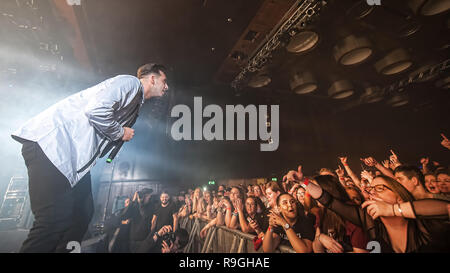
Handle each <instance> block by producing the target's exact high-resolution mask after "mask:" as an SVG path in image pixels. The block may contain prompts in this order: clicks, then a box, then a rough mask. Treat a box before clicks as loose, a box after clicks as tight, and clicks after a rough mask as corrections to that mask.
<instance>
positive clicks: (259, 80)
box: [248, 68, 272, 88]
mask: <svg viewBox="0 0 450 273" xmlns="http://www.w3.org/2000/svg"><path fill="white" fill-rule="evenodd" d="M271 81H272V78H270V76H269V72H268V70H267V68H262V69H261V70H260V71H258V72H257V73H256V74H255V75H253V77H252V78H251V79H250V81H249V83H248V86H250V87H252V88H261V87H264V86H266V85H268V84H269V83H270V82H271Z"/></svg>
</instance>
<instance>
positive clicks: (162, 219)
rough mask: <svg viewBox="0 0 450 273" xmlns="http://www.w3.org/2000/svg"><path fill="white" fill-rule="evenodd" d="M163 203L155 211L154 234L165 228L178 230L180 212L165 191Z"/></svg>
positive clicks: (162, 194)
mask: <svg viewBox="0 0 450 273" xmlns="http://www.w3.org/2000/svg"><path fill="white" fill-rule="evenodd" d="M160 200H161V203H160V204H159V206H157V208H156V209H155V215H154V216H153V219H152V229H151V230H152V232H154V231H155V230H160V229H161V228H162V227H163V226H167V225H169V226H171V227H172V230H173V231H176V230H177V225H178V215H177V214H178V210H177V208H176V206H175V204H174V203H173V202H171V199H170V195H169V193H168V192H165V191H163V192H162V193H161V196H160Z"/></svg>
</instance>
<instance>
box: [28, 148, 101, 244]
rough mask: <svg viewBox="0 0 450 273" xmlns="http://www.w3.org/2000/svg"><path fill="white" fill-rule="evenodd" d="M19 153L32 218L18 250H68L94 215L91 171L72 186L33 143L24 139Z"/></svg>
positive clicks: (77, 240) (79, 238) (80, 236)
mask: <svg viewBox="0 0 450 273" xmlns="http://www.w3.org/2000/svg"><path fill="white" fill-rule="evenodd" d="M22 155H23V158H24V159H25V164H26V166H27V169H28V179H29V180H28V184H29V193H30V204H31V210H32V212H33V214H34V218H35V220H34V223H33V227H32V228H31V229H30V232H29V234H28V237H27V239H26V240H25V241H24V243H23V245H22V248H21V249H20V252H69V251H70V250H67V249H66V247H67V244H68V242H70V241H76V242H79V243H80V244H81V241H82V239H83V236H84V234H85V233H86V231H87V228H88V226H89V222H90V221H91V218H92V215H93V211H94V204H93V199H92V191H91V176H90V173H87V174H86V175H85V176H84V177H83V178H82V179H81V180H80V181H79V182H78V183H77V184H76V185H75V187H73V188H72V187H71V186H70V184H69V181H68V180H67V178H66V177H65V176H64V175H63V174H62V173H61V172H60V171H59V170H58V169H57V168H56V167H55V166H54V165H53V163H51V161H50V160H49V159H48V158H47V156H46V155H45V154H44V152H43V151H42V149H41V148H40V147H39V145H38V144H37V143H36V142H31V141H27V142H25V143H24V144H23V146H22Z"/></svg>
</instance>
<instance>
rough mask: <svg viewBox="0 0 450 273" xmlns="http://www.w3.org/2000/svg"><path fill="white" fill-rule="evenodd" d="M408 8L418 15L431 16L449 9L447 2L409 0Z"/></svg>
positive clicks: (449, 3) (441, 0) (449, 2)
mask: <svg viewBox="0 0 450 273" xmlns="http://www.w3.org/2000/svg"><path fill="white" fill-rule="evenodd" d="M408 6H409V7H410V8H411V10H412V11H413V12H414V13H415V14H418V15H424V16H432V15H436V14H439V13H443V12H445V11H447V10H448V9H450V1H448V0H409V2H408Z"/></svg>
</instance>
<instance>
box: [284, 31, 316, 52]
mask: <svg viewBox="0 0 450 273" xmlns="http://www.w3.org/2000/svg"><path fill="white" fill-rule="evenodd" d="M318 42H319V34H317V33H316V32H314V31H312V30H305V31H302V32H299V33H297V34H296V35H294V36H293V37H292V38H291V40H290V42H289V44H288V45H287V46H286V50H287V51H289V52H292V53H303V52H307V51H310V50H312V49H314V47H315V46H316V45H317V43H318Z"/></svg>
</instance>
